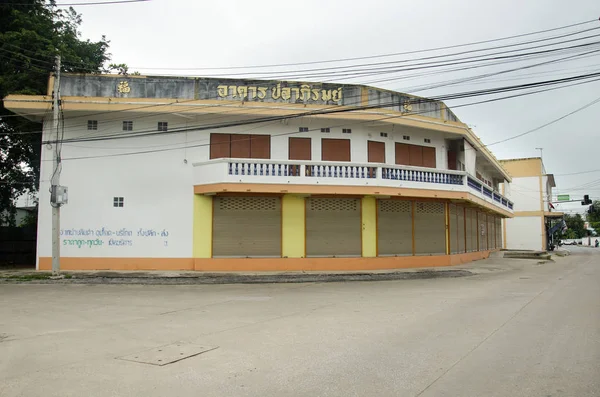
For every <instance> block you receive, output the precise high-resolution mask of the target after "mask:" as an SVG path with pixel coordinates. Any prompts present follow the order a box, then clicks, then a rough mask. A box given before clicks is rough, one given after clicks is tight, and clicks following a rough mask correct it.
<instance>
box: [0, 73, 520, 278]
mask: <svg viewBox="0 0 600 397" xmlns="http://www.w3.org/2000/svg"><path fill="white" fill-rule="evenodd" d="M52 86H53V79H51V81H50V84H49V87H50V89H49V91H48V95H46V96H28V95H10V96H8V97H7V98H5V99H4V103H5V106H6V108H8V109H10V110H11V111H13V112H15V113H18V114H20V115H23V116H24V117H27V118H30V119H32V120H37V121H43V122H44V135H43V140H44V141H46V142H47V141H50V142H52V141H53V140H55V139H56V131H53V130H52V116H51V115H52V111H51V103H52ZM60 94H61V113H62V114H64V128H63V126H62V124H61V130H60V133H61V136H62V135H63V134H64V141H63V142H64V143H63V145H62V150H61V157H62V159H63V163H62V174H61V185H64V186H67V187H68V188H69V203H68V204H67V205H65V206H64V207H63V208H62V210H61V231H60V233H61V266H62V268H63V269H121V270H123V269H129V270H142V269H159V270H169V269H170V270H209V271H257V270H269V271H276V270H360V269H392V268H402V267H419V266H448V265H452V264H459V263H464V262H467V261H471V260H474V259H481V258H485V257H487V256H488V255H489V253H490V252H491V251H493V250H496V249H499V248H500V247H501V246H502V233H501V220H502V219H503V218H510V217H512V215H513V203H512V201H511V200H510V199H508V198H507V197H504V196H502V195H501V194H500V191H499V188H498V186H499V185H500V184H501V183H503V182H507V181H510V176H509V174H508V173H507V172H506V170H505V169H504V168H503V167H502V166H501V165H500V163H499V162H498V160H497V159H496V158H495V157H494V156H493V155H492V153H491V152H490V151H488V150H487V148H485V146H483V145H482V144H481V142H480V141H479V139H478V138H477V136H475V135H474V133H473V132H472V131H471V130H470V129H469V127H468V126H467V125H466V124H464V123H463V122H461V121H460V120H458V118H457V117H456V116H455V115H454V113H452V111H451V110H450V109H448V108H447V107H446V106H445V105H444V103H442V102H440V101H436V100H431V99H426V98H418V97H414V96H410V95H407V94H402V93H398V92H393V91H387V90H382V89H377V88H373V87H367V86H359V85H343V84H341V85H340V84H330V83H298V82H286V81H264V80H263V81H261V80H234V79H207V78H188V77H152V76H116V75H69V74H67V75H64V76H62V78H61V85H60ZM52 151H53V148H52V147H51V146H50V145H47V144H44V145H43V146H42V166H41V174H42V175H41V181H42V182H41V186H40V203H41V204H40V212H39V224H38V233H39V238H38V251H37V252H38V256H39V257H38V268H39V269H49V268H50V267H51V254H52V250H51V238H50V236H51V207H50V204H49V193H48V191H49V188H50V186H49V181H50V179H51V177H52V174H53V172H54V170H53V168H52V159H53V155H52Z"/></svg>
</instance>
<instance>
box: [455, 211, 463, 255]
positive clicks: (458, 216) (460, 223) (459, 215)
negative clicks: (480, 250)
mask: <svg viewBox="0 0 600 397" xmlns="http://www.w3.org/2000/svg"><path fill="white" fill-rule="evenodd" d="M456 219H457V222H458V228H457V229H458V252H459V253H461V254H462V253H464V252H465V209H464V207H456Z"/></svg>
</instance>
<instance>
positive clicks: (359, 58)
mask: <svg viewBox="0 0 600 397" xmlns="http://www.w3.org/2000/svg"><path fill="white" fill-rule="evenodd" d="M597 22H598V20H597V19H592V20H587V21H583V22H578V23H574V24H570V25H564V26H559V27H556V28H551V29H545V30H538V31H534V32H529V33H522V34H518V35H512V36H506V37H500V38H495V39H489V40H482V41H475V42H471V43H463V44H455V45H451V46H443V47H435V48H428V49H423V50H415V51H404V52H395V53H389V54H379V55H371V56H363V57H352V58H339V59H331V60H320V61H310V62H294V63H280V64H270V65H247V66H218V67H200V68H197V67H194V68H181V67H179V68H170V67H140V66H132V68H133V69H147V70H228V69H231V70H233V69H259V68H274V67H286V66H299V65H315V64H320V63H334V62H347V61H359V60H364V59H376V58H387V57H393V56H399V55H412V54H420V53H424V52H432V51H440V50H449V49H454V48H460V47H468V46H474V45H478V44H488V43H494V42H498V41H504V40H510V39H516V38H521V37H526V36H533V35H536V34H542V33H548V32H555V31H558V30H563V29H568V28H572V27H575V26H582V25H587V24H590V23H597Z"/></svg>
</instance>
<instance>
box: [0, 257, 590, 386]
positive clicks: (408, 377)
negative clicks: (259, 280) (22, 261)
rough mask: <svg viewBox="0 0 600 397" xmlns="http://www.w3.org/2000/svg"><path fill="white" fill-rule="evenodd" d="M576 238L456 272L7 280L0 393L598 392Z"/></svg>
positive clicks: (0, 288)
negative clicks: (319, 277)
mask: <svg viewBox="0 0 600 397" xmlns="http://www.w3.org/2000/svg"><path fill="white" fill-rule="evenodd" d="M570 249H571V250H572V252H573V255H571V256H569V257H565V258H557V261H556V262H547V263H537V262H536V261H530V260H505V259H491V260H488V261H482V262H479V263H478V264H476V265H475V266H474V268H476V267H482V268H484V269H486V271H482V272H479V274H477V275H475V276H471V277H462V278H441V279H427V280H395V281H378V282H347V283H309V284H266V285H189V286H187V285H186V286H168V285H146V286H144V285H16V284H1V285H0V396H2V397H5V396H27V397H30V396H44V397H50V396H61V397H65V396H77V397H80V396H103V397H104V396H144V397H154V396H161V397H163V396H194V397H196V396H203V397H204V396H477V397H480V396H511V397H513V396H536V397H547V396H569V397H573V396H600V249H591V248H579V247H573V248H570ZM214 348H216V349H214ZM205 349H214V350H211V351H207V352H205V353H202V354H197V353H198V352H201V351H202V350H205ZM195 354H197V355H195ZM188 356H191V357H188ZM136 357H137V358H136ZM186 357H188V358H186ZM181 358H183V359H181ZM175 359H177V360H180V361H176V362H173V363H170V364H167V365H154V364H164V363H165V362H170V361H172V360H175ZM136 360H138V361H145V362H152V363H153V364H148V363H140V362H137V361H136ZM158 360H161V362H158Z"/></svg>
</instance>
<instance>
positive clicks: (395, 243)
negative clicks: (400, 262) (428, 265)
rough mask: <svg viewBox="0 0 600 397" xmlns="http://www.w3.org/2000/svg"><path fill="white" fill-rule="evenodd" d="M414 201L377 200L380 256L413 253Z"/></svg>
mask: <svg viewBox="0 0 600 397" xmlns="http://www.w3.org/2000/svg"><path fill="white" fill-rule="evenodd" d="M411 206H412V203H411V202H410V201H403V200H377V246H378V248H379V256H389V255H412V209H411Z"/></svg>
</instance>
